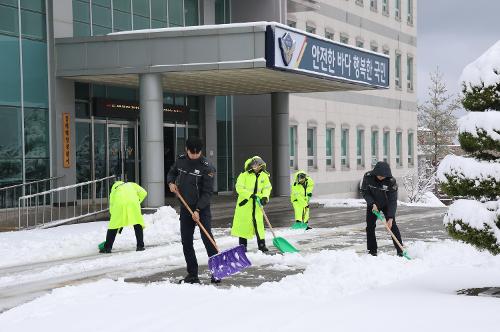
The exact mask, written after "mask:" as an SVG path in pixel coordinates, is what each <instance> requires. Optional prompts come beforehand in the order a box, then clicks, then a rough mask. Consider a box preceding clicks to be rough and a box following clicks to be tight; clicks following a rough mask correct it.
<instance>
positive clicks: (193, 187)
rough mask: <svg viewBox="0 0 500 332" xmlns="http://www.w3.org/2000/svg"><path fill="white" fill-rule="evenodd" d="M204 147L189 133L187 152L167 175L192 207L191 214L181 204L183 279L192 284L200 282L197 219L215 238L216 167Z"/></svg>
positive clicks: (206, 242) (211, 248) (172, 187)
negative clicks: (212, 202) (195, 239)
mask: <svg viewBox="0 0 500 332" xmlns="http://www.w3.org/2000/svg"><path fill="white" fill-rule="evenodd" d="M202 148H203V142H202V141H201V139H200V138H199V137H194V136H190V137H189V138H188V139H187V141H186V153H185V154H183V155H180V156H179V158H178V159H177V160H176V161H175V163H174V164H173V165H172V167H171V168H170V171H169V172H168V175H167V183H168V187H169V189H170V191H171V192H173V193H174V194H180V195H182V197H184V200H185V201H186V202H187V204H188V205H189V207H190V208H191V210H192V211H193V215H191V213H190V212H189V211H188V209H186V208H185V207H184V206H183V205H182V204H181V210H180V224H181V225H180V227H181V241H182V249H183V251H184V258H185V260H186V265H187V272H188V274H187V276H186V277H185V278H184V279H183V280H181V282H185V283H191V284H193V283H199V282H200V279H199V278H198V262H197V260H196V254H195V251H194V248H193V234H194V228H195V226H196V221H197V222H201V224H202V225H203V226H204V227H205V229H206V230H207V232H208V233H209V235H210V236H211V237H212V239H213V235H212V231H211V222H212V215H211V212H210V198H211V197H212V191H213V186H214V176H215V168H214V167H213V166H212V165H210V163H209V162H208V160H207V159H206V158H205V157H203V156H202V153H201V151H202ZM200 233H201V239H202V240H203V244H204V245H205V249H206V251H207V254H208V256H209V257H211V256H213V255H215V254H217V249H216V248H215V247H214V245H212V243H211V242H210V240H209V239H208V238H207V236H206V235H205V233H204V232H200ZM212 282H213V283H217V282H219V281H218V280H216V279H214V278H213V277H212Z"/></svg>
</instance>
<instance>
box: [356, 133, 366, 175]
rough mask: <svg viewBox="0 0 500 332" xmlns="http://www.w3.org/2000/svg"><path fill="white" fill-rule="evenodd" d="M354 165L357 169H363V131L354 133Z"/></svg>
mask: <svg viewBox="0 0 500 332" xmlns="http://www.w3.org/2000/svg"><path fill="white" fill-rule="evenodd" d="M356 163H357V165H358V166H359V167H365V131H364V130H363V129H358V130H357V131H356Z"/></svg>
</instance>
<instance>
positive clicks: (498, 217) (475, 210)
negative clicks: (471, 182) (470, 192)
mask: <svg viewBox="0 0 500 332" xmlns="http://www.w3.org/2000/svg"><path fill="white" fill-rule="evenodd" d="M499 205H500V204H499V201H491V202H487V203H486V204H485V203H481V202H479V201H475V200H466V199H459V200H457V201H456V202H454V203H453V204H452V205H450V208H449V210H448V214H447V215H446V216H445V217H444V219H443V224H444V225H445V226H447V225H453V224H454V222H456V221H462V223H463V224H467V225H468V226H470V227H472V228H474V229H477V230H479V231H481V230H485V227H486V226H488V227H489V228H490V229H491V232H492V233H493V235H494V236H495V238H496V242H497V244H500V229H499V228H498V227H497V225H496V223H497V222H499V221H500V208H499ZM455 230H456V231H457V232H460V231H462V227H461V226H460V225H459V224H455Z"/></svg>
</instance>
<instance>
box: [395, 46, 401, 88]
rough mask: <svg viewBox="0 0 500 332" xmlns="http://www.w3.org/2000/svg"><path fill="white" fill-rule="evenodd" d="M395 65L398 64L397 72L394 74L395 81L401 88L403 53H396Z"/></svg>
mask: <svg viewBox="0 0 500 332" xmlns="http://www.w3.org/2000/svg"><path fill="white" fill-rule="evenodd" d="M395 66H396V72H395V75H394V81H395V84H396V87H397V88H400V89H401V54H399V53H396V61H395Z"/></svg>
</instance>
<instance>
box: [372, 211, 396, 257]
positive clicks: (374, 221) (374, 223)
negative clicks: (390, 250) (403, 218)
mask: <svg viewBox="0 0 500 332" xmlns="http://www.w3.org/2000/svg"><path fill="white" fill-rule="evenodd" d="M382 212H383V213H384V215H386V213H387V208H383V209H382ZM379 222H380V221H379ZM376 226H377V216H376V215H374V214H373V212H372V206H369V207H367V208H366V240H367V248H368V251H370V252H371V253H376V252H377V238H376V237H375V227H376ZM391 231H392V232H393V233H394V236H395V237H396V239H398V241H399V243H401V245H403V241H402V240H401V234H400V233H399V228H398V225H397V224H396V218H394V219H393V220H392V227H391ZM391 238H392V237H391ZM392 242H393V243H394V247H395V248H396V251H397V252H398V254H399V253H402V251H401V249H400V248H399V246H398V244H397V243H396V241H394V239H393V240H392Z"/></svg>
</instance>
